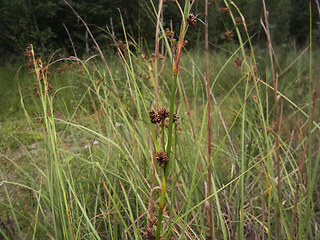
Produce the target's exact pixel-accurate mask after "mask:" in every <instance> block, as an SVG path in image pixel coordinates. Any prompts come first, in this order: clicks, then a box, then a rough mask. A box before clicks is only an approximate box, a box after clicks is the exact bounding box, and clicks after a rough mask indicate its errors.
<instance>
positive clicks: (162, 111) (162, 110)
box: [157, 107, 169, 123]
mask: <svg viewBox="0 0 320 240" xmlns="http://www.w3.org/2000/svg"><path fill="white" fill-rule="evenodd" d="M167 117H169V111H168V109H166V108H165V107H161V108H160V110H159V112H158V121H157V122H158V123H163V122H164V120H165V119H166V118H167Z"/></svg>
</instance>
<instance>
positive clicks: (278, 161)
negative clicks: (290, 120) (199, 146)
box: [262, 0, 281, 238]
mask: <svg viewBox="0 0 320 240" xmlns="http://www.w3.org/2000/svg"><path fill="white" fill-rule="evenodd" d="M262 3H263V11H264V19H265V30H266V35H267V39H268V50H269V57H270V65H271V66H270V67H271V73H272V81H273V86H274V105H275V117H274V121H275V126H276V129H275V130H274V131H275V134H276V139H275V151H276V172H277V178H278V181H277V190H278V202H277V209H276V238H279V236H280V205H279V204H280V199H281V177H280V148H279V131H280V126H279V109H278V108H279V107H278V94H277V92H278V77H276V74H275V70H274V63H273V53H272V43H271V35H270V29H269V22H268V13H267V8H266V3H265V0H262Z"/></svg>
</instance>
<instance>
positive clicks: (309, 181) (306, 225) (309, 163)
mask: <svg viewBox="0 0 320 240" xmlns="http://www.w3.org/2000/svg"><path fill="white" fill-rule="evenodd" d="M309 14H310V16H309V17H310V18H309V21H310V22H309V24H310V26H309V27H310V35H309V37H310V48H309V95H308V103H309V105H308V115H309V119H308V143H307V144H308V154H307V161H306V174H307V201H306V205H307V206H306V212H305V216H304V219H303V221H304V231H305V235H304V237H305V239H308V238H309V233H310V231H311V228H310V215H311V208H312V195H313V185H312V142H313V141H312V122H313V119H312V115H313V114H312V112H313V111H312V106H313V104H312V92H313V80H312V8H311V0H310V1H309ZM310 237H311V238H312V236H310Z"/></svg>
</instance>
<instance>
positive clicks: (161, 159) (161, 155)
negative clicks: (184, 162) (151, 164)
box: [155, 152, 169, 167]
mask: <svg viewBox="0 0 320 240" xmlns="http://www.w3.org/2000/svg"><path fill="white" fill-rule="evenodd" d="M155 158H156V160H157V162H158V165H159V167H163V166H164V165H165V164H166V163H167V162H168V161H169V158H168V155H167V154H166V153H165V152H157V153H156V155H155Z"/></svg>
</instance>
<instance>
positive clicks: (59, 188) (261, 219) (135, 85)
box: [0, 35, 320, 239]
mask: <svg viewBox="0 0 320 240" xmlns="http://www.w3.org/2000/svg"><path fill="white" fill-rule="evenodd" d="M180 36H181V35H180ZM168 41H170V39H168ZM127 43H128V44H129V42H128V41H127ZM169 43H170V42H169ZM133 48H134V51H130V50H128V49H129V48H128V45H126V42H125V41H124V48H122V49H120V48H119V52H118V54H117V53H114V54H110V53H109V54H105V55H104V58H105V60H103V59H101V56H96V57H91V58H88V59H83V60H80V59H75V58H73V59H64V60H59V61H57V62H53V61H51V63H48V62H47V63H45V62H44V61H41V59H40V58H38V57H37V54H36V53H34V52H33V49H32V46H31V47H30V48H29V49H28V50H27V59H26V61H27V63H28V66H25V65H21V66H4V67H2V68H1V69H0V79H1V82H0V97H1V101H0V103H1V105H0V112H1V115H0V120H1V122H0V159H1V165H0V210H1V211H0V238H1V239H159V237H160V236H161V237H162V238H163V239H171V238H172V239H206V238H207V237H208V238H209V239H210V237H211V238H213V239H319V238H320V231H319V227H320V224H319V223H320V216H319V214H320V209H319V207H318V206H319V204H320V202H319V199H320V185H319V175H318V174H317V172H318V170H319V160H320V151H319V144H320V141H319V136H320V135H319V130H320V122H319V119H320V118H319V110H318V109H319V84H320V82H319V79H320V69H319V66H318V65H317V63H319V62H320V54H319V49H315V48H310V47H306V48H301V49H293V48H289V47H287V48H279V49H277V48H276V49H274V55H273V61H274V65H272V64H270V57H269V53H268V48H267V47H266V48H265V49H261V48H257V49H256V48H251V49H250V48H249V47H246V48H244V47H243V46H242V45H239V46H235V47H233V48H232V50H230V49H228V51H224V50H221V49H220V50H215V51H213V50H212V51H210V52H209V57H210V61H209V69H210V79H211V81H210V84H206V79H207V77H206V76H207V74H206V59H205V57H204V56H205V54H206V52H205V51H203V50H199V51H196V50H194V51H189V52H187V51H184V50H183V48H182V46H180V45H179V44H177V45H176V46H175V47H173V48H170V47H169V48H166V49H167V50H165V51H164V53H165V56H161V57H155V56H156V55H157V54H156V55H151V54H147V53H145V52H144V51H143V50H142V49H140V48H139V46H138V45H133V46H131V47H130V49H131V50H132V49H133ZM179 48H181V50H182V53H181V56H179ZM310 49H311V51H310ZM170 54H172V55H173V56H172V58H173V59H175V63H172V60H171V59H170ZM177 55H178V57H177ZM177 62H179V64H178V65H177ZM177 69H179V71H176V70H177ZM273 72H274V74H273ZM273 80H275V82H274V81H273ZM274 83H276V85H274ZM275 87H276V92H275ZM208 104H209V108H208ZM152 110H153V111H152ZM208 112H210V116H211V117H210V119H211V122H212V125H211V130H210V128H208V116H209V114H208ZM208 135H210V136H211V140H210V141H209V142H208ZM209 139H210V138H209ZM208 149H210V151H211V154H209V153H208ZM209 169H210V171H209ZM210 222H211V224H212V225H211V226H210V225H208V223H210ZM209 228H211V231H210V229H209Z"/></svg>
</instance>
